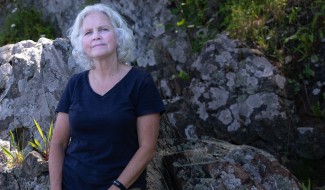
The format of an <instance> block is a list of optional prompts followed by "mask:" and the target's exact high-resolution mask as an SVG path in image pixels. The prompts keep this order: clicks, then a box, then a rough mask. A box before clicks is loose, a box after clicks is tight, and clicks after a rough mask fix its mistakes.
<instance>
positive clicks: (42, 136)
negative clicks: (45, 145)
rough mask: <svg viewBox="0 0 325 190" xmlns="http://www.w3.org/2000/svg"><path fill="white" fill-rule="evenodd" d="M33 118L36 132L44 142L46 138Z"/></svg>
mask: <svg viewBox="0 0 325 190" xmlns="http://www.w3.org/2000/svg"><path fill="white" fill-rule="evenodd" d="M33 120H34V123H35V125H36V128H37V130H38V133H39V134H40V136H41V138H42V139H43V141H44V142H46V138H45V136H44V134H43V131H42V129H41V126H40V125H39V124H38V123H37V121H36V120H35V118H34V119H33Z"/></svg>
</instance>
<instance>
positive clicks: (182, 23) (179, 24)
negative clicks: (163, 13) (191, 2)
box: [177, 19, 185, 26]
mask: <svg viewBox="0 0 325 190" xmlns="http://www.w3.org/2000/svg"><path fill="white" fill-rule="evenodd" d="M184 23H185V19H182V20H181V21H178V22H177V26H182V25H184Z"/></svg>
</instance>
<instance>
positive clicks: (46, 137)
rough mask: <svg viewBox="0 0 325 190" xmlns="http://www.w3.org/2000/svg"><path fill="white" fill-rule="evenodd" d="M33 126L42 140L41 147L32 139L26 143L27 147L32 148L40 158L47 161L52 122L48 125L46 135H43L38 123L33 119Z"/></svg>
mask: <svg viewBox="0 0 325 190" xmlns="http://www.w3.org/2000/svg"><path fill="white" fill-rule="evenodd" d="M33 121H34V124H35V126H36V128H37V131H38V133H39V135H40V136H41V138H42V140H43V146H42V145H41V143H40V142H39V141H38V140H37V139H35V138H33V141H30V142H28V144H29V145H31V146H32V147H33V148H35V149H36V150H37V151H38V152H39V153H40V154H42V156H43V157H44V158H45V160H48V158H49V152H50V142H51V140H52V135H53V122H51V123H50V127H49V131H48V132H47V134H46V135H44V133H43V130H42V128H41V126H40V125H39V123H38V122H37V121H36V120H35V119H33Z"/></svg>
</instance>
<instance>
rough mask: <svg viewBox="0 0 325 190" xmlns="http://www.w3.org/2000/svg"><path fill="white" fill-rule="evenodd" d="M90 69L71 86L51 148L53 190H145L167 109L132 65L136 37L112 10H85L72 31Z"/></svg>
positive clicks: (82, 59)
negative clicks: (162, 115) (162, 119)
mask: <svg viewBox="0 0 325 190" xmlns="http://www.w3.org/2000/svg"><path fill="white" fill-rule="evenodd" d="M69 31H70V35H69V37H70V40H71V43H72V46H73V48H74V49H73V55H74V56H75V57H76V59H77V61H78V62H79V63H83V64H85V63H88V64H89V66H90V67H89V69H87V70H85V71H84V72H81V73H79V74H76V75H74V76H73V77H71V79H70V80H69V82H68V84H67V86H66V89H65V91H64V93H63V95H62V97H61V99H60V102H59V104H58V107H57V109H56V112H57V113H58V115H57V119H56V124H55V129H54V133H53V138H52V141H51V146H50V158H49V170H50V183H51V190H59V189H64V190H81V189H82V190H87V189H89V190H107V189H109V190H114V189H117V190H118V189H132V188H136V189H143V190H144V189H146V175H145V173H146V172H145V171H146V167H147V165H148V163H149V162H150V160H151V159H152V158H153V156H154V154H155V151H156V142H157V138H158V130H159V121H160V114H161V113H163V112H164V105H163V103H162V101H161V98H160V96H159V93H158V90H157V88H156V86H155V84H154V82H153V79H152V77H151V75H150V74H148V73H146V72H144V71H141V70H140V69H137V68H134V67H131V66H129V65H128V64H127V62H128V61H130V60H131V58H132V51H133V49H134V48H133V47H134V38H133V34H132V31H131V30H130V29H129V28H128V27H127V24H126V22H125V21H124V20H123V18H122V17H121V16H120V15H119V14H118V13H117V12H116V11H114V10H112V9H111V8H110V7H108V6H105V5H103V4H96V5H92V6H87V7H85V8H84V9H83V10H82V11H81V12H80V13H79V14H78V16H77V18H76V20H75V23H74V25H73V26H72V28H71V29H70V30H69Z"/></svg>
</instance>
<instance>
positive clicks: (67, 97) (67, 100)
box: [55, 76, 76, 113]
mask: <svg viewBox="0 0 325 190" xmlns="http://www.w3.org/2000/svg"><path fill="white" fill-rule="evenodd" d="M75 79H76V76H73V77H71V78H70V80H69V81H68V83H67V85H66V87H65V89H64V91H63V94H62V96H61V99H60V101H59V103H58V106H57V108H56V110H55V112H64V113H69V108H70V105H71V99H72V93H73V89H74V86H75V85H74V81H75Z"/></svg>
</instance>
